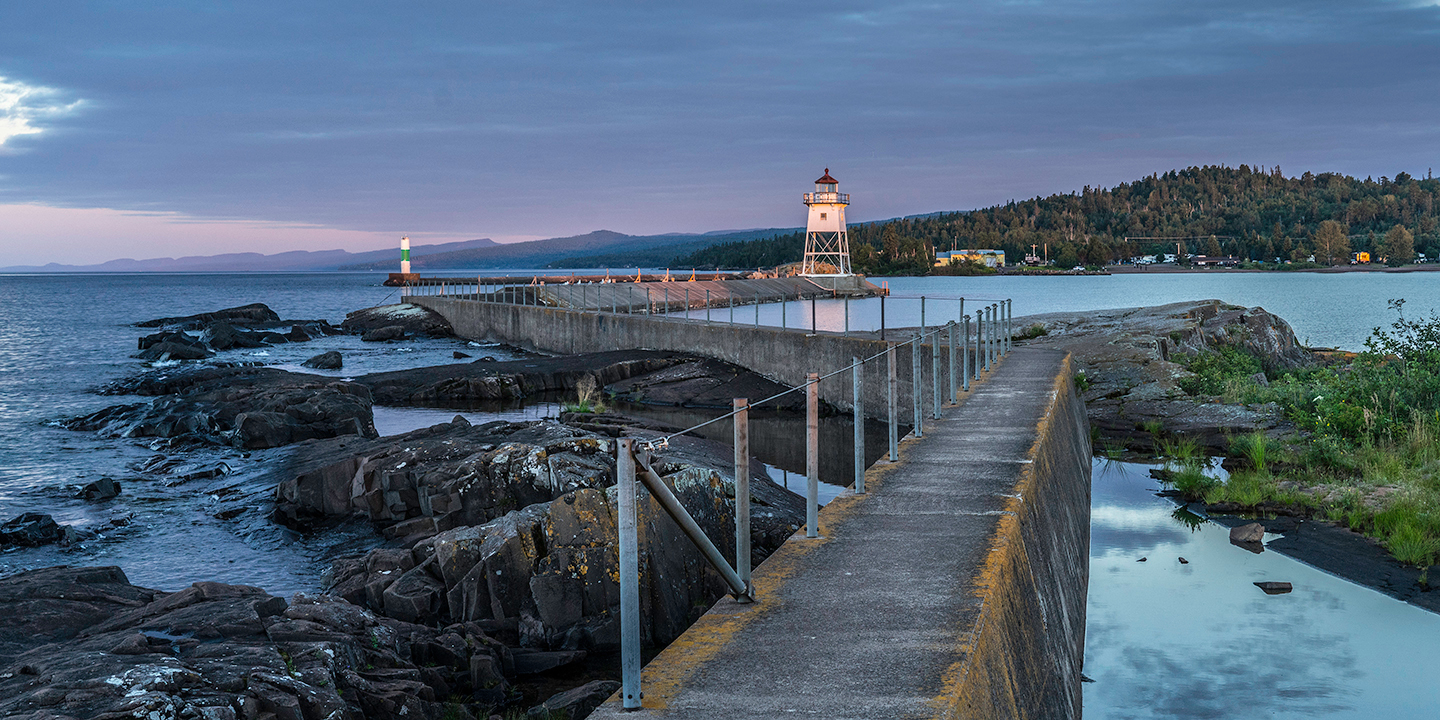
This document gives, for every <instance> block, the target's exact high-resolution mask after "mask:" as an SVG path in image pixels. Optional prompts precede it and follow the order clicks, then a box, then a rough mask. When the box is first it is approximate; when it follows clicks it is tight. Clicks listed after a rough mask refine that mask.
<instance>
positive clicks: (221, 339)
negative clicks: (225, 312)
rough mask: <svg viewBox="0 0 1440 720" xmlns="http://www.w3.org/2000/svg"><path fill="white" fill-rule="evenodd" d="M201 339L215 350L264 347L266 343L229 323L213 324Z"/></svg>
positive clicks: (202, 334)
mask: <svg viewBox="0 0 1440 720" xmlns="http://www.w3.org/2000/svg"><path fill="white" fill-rule="evenodd" d="M200 339H201V340H203V341H204V342H205V344H206V345H208V346H210V348H211V349H213V350H233V349H235V348H258V347H264V343H262V342H260V340H259V339H257V338H255V337H252V333H250V332H248V331H244V330H239V329H237V328H235V326H233V325H231V324H230V323H228V322H223V321H217V322H212V323H210V324H209V325H208V326H206V328H205V332H203V333H201V335H200Z"/></svg>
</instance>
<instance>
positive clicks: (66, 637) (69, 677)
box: [0, 567, 524, 720]
mask: <svg viewBox="0 0 1440 720" xmlns="http://www.w3.org/2000/svg"><path fill="white" fill-rule="evenodd" d="M493 630H494V628H493V627H491V628H490V629H489V630H487V628H486V627H485V626H482V625H481V624H477V623H465V624H455V625H450V626H445V627H426V626H420V625H414V624H410V623H405V622H402V621H398V620H394V619H392V618H386V617H381V616H377V615H375V614H373V613H371V612H369V611H367V610H365V609H363V608H360V607H356V606H354V605H352V604H350V603H347V602H345V601H343V600H339V599H337V598H332V597H306V596H304V595H296V596H295V597H294V598H293V599H292V600H291V601H290V602H288V603H287V602H286V601H285V600H284V599H282V598H278V597H272V596H270V595H269V594H268V593H266V592H265V591H263V590H261V589H259V588H254V587H248V586H242V585H223V584H220V583H208V582H201V583H195V584H194V585H192V586H191V587H189V588H186V589H184V590H181V591H179V592H176V593H164V592H159V591H156V590H150V589H147V588H142V587H137V586H135V585H132V584H130V583H129V582H128V580H127V579H126V577H125V575H124V573H123V572H121V571H120V569H119V568H113V567H108V568H106V567H101V568H63V567H62V568H47V569H43V570H35V571H30V572H24V573H20V574H18V575H14V576H11V577H9V578H5V579H3V580H0V667H4V668H6V669H7V671H6V672H4V673H0V714H4V715H5V716H6V717H24V718H36V719H37V720H38V718H63V717H70V718H82V717H114V718H119V717H141V718H152V717H153V718H160V717H163V718H223V719H226V720H238V719H242V718H243V719H249V718H255V719H257V720H258V719H259V718H277V719H279V718H284V719H286V720H318V719H319V718H333V719H335V720H346V719H354V720H359V719H360V718H381V717H384V718H395V717H413V718H417V719H425V720H429V719H434V718H439V717H442V716H447V717H459V718H465V717H476V716H479V717H488V714H489V713H490V712H492V711H497V710H499V709H500V707H501V706H504V705H507V704H509V703H513V702H516V701H518V698H517V697H516V695H515V693H514V691H513V690H512V689H511V686H510V684H509V681H508V679H507V678H509V677H513V675H514V670H513V660H512V654H511V651H510V650H509V649H508V648H507V647H506V646H505V645H503V644H502V643H501V642H500V641H498V640H496V639H495V638H494V637H492V636H491V634H490V632H491V631H493ZM477 680H478V681H479V682H477ZM520 707H521V708H523V707H524V705H520Z"/></svg>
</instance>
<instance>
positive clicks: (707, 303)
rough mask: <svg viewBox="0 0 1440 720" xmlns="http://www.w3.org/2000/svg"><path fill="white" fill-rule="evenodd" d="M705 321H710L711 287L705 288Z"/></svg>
mask: <svg viewBox="0 0 1440 720" xmlns="http://www.w3.org/2000/svg"><path fill="white" fill-rule="evenodd" d="M705 322H707V323H708V322H710V288H705Z"/></svg>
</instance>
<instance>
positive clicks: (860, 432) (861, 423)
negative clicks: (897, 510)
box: [850, 357, 865, 495]
mask: <svg viewBox="0 0 1440 720" xmlns="http://www.w3.org/2000/svg"><path fill="white" fill-rule="evenodd" d="M850 368H851V370H852V375H853V377H852V378H851V386H852V387H851V391H852V394H853V398H852V399H853V400H854V401H855V420H854V422H855V494H856V495H864V494H865V396H864V395H863V394H862V388H861V382H860V381H861V379H862V377H861V376H862V375H863V373H864V371H865V366H864V365H861V364H860V358H858V357H852V358H850Z"/></svg>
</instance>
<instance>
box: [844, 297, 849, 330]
mask: <svg viewBox="0 0 1440 720" xmlns="http://www.w3.org/2000/svg"><path fill="white" fill-rule="evenodd" d="M845 337H850V296H849V295H846V296H845Z"/></svg>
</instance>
